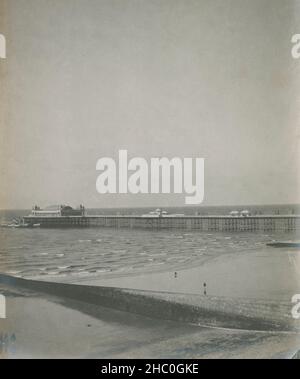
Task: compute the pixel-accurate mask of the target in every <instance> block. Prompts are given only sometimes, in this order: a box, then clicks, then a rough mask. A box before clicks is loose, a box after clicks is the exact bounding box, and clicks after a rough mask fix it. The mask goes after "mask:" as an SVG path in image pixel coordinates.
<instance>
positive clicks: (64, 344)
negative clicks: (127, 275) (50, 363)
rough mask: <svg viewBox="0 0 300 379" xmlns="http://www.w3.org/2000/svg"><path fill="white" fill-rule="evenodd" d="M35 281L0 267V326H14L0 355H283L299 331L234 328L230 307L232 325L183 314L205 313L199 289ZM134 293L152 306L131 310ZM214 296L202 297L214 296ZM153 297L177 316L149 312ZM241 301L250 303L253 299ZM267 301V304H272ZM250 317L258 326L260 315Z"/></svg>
mask: <svg viewBox="0 0 300 379" xmlns="http://www.w3.org/2000/svg"><path fill="white" fill-rule="evenodd" d="M40 285H41V283H39V282H32V281H29V282H28V281H26V280H25V279H16V278H13V277H8V276H3V275H0V291H1V292H4V294H5V296H6V299H7V319H4V320H0V332H6V333H8V334H10V335H11V334H12V333H14V335H15V337H16V341H15V344H14V345H13V346H4V348H2V351H1V352H0V358H36V357H38V358H55V357H58V358H62V357H66V358H110V359H112V358H148V359H149V358H161V357H162V356H163V357H166V358H190V359H191V358H197V359H201V358H206V359H210V358H287V359H290V358H293V357H296V355H297V351H298V350H299V346H300V334H299V331H298V332H297V331H295V330H285V331H283V330H279V329H278V325H277V329H274V328H273V327H272V328H271V329H270V330H258V331H257V330H254V329H252V330H251V329H237V328H236V326H237V324H238V322H241V320H242V318H241V317H237V316H236V315H235V316H234V318H233V319H232V325H231V326H233V327H234V329H233V328H231V329H230V328H222V327H218V326H216V325H215V326H211V327H208V326H204V325H201V324H200V323H198V324H197V323H195V322H194V323H190V322H187V320H185V319H184V317H183V316H184V312H183V310H184V309H188V312H187V313H190V314H191V315H193V316H194V317H195V315H197V312H198V313H199V311H200V313H201V318H202V319H203V318H204V316H205V313H204V312H203V309H201V308H199V307H198V309H197V307H195V300H196V301H198V300H199V297H187V296H181V298H180V299H179V298H178V297H177V295H174V294H165V293H152V292H150V293H149V291H148V292H147V291H125V290H122V289H121V290H116V289H111V288H107V287H106V288H105V287H104V288H100V292H99V288H96V289H95V288H92V287H89V288H87V287H86V286H78V285H67V287H65V286H64V285H61V284H58V285H54V288H53V283H50V284H49V283H48V284H46V283H44V284H43V285H42V286H40ZM45 285H46V287H45ZM82 287H84V288H82ZM71 289H72V291H71V293H69V292H68V291H70V290H71ZM74 289H76V290H75V293H74ZM72 292H73V294H72ZM101 292H102V295H101V296H102V297H101V296H100V297H99V294H101ZM87 295H88V296H87ZM105 295H107V296H108V297H107V296H106V297H105ZM166 296H167V298H166ZM112 299H113V301H114V302H116V303H119V300H120V299H122V300H123V306H124V305H125V307H123V310H121V309H116V307H111V301H112ZM124 299H125V303H124ZM126 299H130V301H129V302H128V301H127V302H126ZM141 299H143V304H142V305H143V306H144V305H145V304H146V303H147V302H148V304H150V305H149V306H146V310H147V311H149V310H151V309H152V312H153V313H152V314H149V312H147V313H148V315H145V314H139V313H134V312H132V309H130V306H129V305H130V302H131V301H132V300H135V301H136V300H138V301H137V303H138V304H141ZM145 299H146V301H145ZM103 300H104V301H103ZM105 300H106V302H105ZM216 300H217V299H210V300H209V301H210V302H211V304H214V301H216ZM109 302H110V304H109ZM154 303H156V304H159V308H160V309H165V305H166V304H171V307H170V305H168V306H169V310H170V309H173V310H177V313H175V315H179V316H180V317H179V318H178V319H177V320H170V319H164V318H159V317H157V316H158V315H157V312H155V309H153V307H152V305H153V304H154ZM172 304H175V306H174V305H173V308H172ZM215 305H216V304H215ZM223 305H224V304H223ZM248 305H249V309H252V307H253V304H251V303H249V304H248ZM261 305H264V304H261ZM269 305H270V306H271V309H272V310H274V306H276V304H271V303H270V304H269ZM219 306H220V303H219ZM231 306H232V305H230V307H231ZM264 306H265V305H264ZM277 306H278V305H277ZM206 315H207V316H209V318H210V319H211V318H212V317H214V316H216V315H214V314H212V313H211V311H209V312H208V313H207V314H206ZM220 315H221V314H220V313H219V317H220ZM223 316H224V313H223ZM228 320H229V318H228V316H227V321H228ZM198 321H199V320H198ZM242 321H244V322H245V319H243V320H242ZM215 322H216V319H215ZM249 322H251V323H252V326H254V324H253V322H254V321H253V319H252V320H250V319H248V320H247V323H249ZM258 322H259V323H260V325H261V326H262V321H261V320H260V321H258ZM264 325H268V326H274V320H273V324H272V325H271V324H270V323H267V324H266V323H265V324H264ZM265 329H266V328H265Z"/></svg>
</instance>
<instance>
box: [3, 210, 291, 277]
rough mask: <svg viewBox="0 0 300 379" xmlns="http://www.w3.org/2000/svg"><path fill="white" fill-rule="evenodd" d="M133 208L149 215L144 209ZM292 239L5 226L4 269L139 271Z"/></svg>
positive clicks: (33, 273) (86, 273) (8, 215)
mask: <svg viewBox="0 0 300 379" xmlns="http://www.w3.org/2000/svg"><path fill="white" fill-rule="evenodd" d="M248 208H249V207H248ZM277 208H279V207H276V208H270V209H269V212H268V213H272V212H273V213H274V212H275V211H276V212H277ZM214 209H215V211H218V212H221V210H220V209H217V208H214ZM178 210H180V209H177V210H175V211H178ZM280 210H281V211H282V210H283V208H281V209H280ZM106 211H107V210H106ZM130 211H131V212H136V213H144V212H145V209H140V210H138V211H137V210H130ZM172 211H174V209H173V210H172ZM181 211H182V210H181ZM190 211H191V212H195V209H194V210H191V209H190ZM205 211H206V212H208V211H210V213H212V212H211V210H207V209H206V210H205ZM227 211H228V209H227ZM258 211H261V208H260V209H258ZM262 211H264V213H267V212H266V211H265V210H262ZM107 212H108V213H112V212H111V210H109V211H107ZM114 212H115V213H118V212H119V213H120V212H122V213H127V212H129V211H128V210H126V212H124V210H114ZM28 213H29V211H9V212H5V213H2V215H1V219H2V220H4V219H5V220H10V219H12V218H13V217H16V216H22V215H24V214H28ZM90 213H99V210H98V211H95V210H93V211H90ZM185 213H187V212H185ZM223 213H224V212H223ZM226 213H228V212H226ZM291 238H294V236H293V235H292V234H290V235H287V234H282V233H277V234H266V233H204V232H199V231H195V232H189V233H188V232H186V231H174V230H172V231H171V230H164V231H151V230H126V229H121V230H116V229H109V228H89V229H84V228H83V229H10V228H0V272H5V273H8V274H12V275H15V276H20V277H25V278H29V277H30V278H35V279H38V278H39V279H41V278H43V279H55V278H57V279H59V278H61V279H63V278H64V277H74V278H76V277H77V278H85V277H86V278H89V277H91V278H92V277H95V276H96V277H103V278H105V277H111V276H122V275H134V274H137V273H143V272H157V271H168V270H170V269H173V268H175V269H180V268H185V267H193V266H195V265H197V264H199V265H200V264H201V263H203V262H205V261H208V260H211V259H214V258H215V257H218V256H220V255H224V254H231V253H235V254H236V253H238V254H244V253H248V252H256V251H259V250H261V249H262V248H265V244H266V242H269V241H271V240H276V239H291Z"/></svg>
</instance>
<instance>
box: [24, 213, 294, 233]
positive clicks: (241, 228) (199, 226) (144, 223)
mask: <svg viewBox="0 0 300 379" xmlns="http://www.w3.org/2000/svg"><path fill="white" fill-rule="evenodd" d="M24 222H25V223H26V224H29V225H30V226H33V225H37V224H39V225H40V227H45V228H63V227H103V228H104V227H109V228H116V229H120V228H131V229H134V228H140V229H179V230H199V231H203V232H275V231H282V232H292V231H299V230H300V215H256V216H247V217H243V216H240V217H232V216H190V215H189V216H175V217H174V216H163V217H151V216H149V217H147V216H146V217H145V216H136V215H123V216H122V215H83V216H57V217H53V216H49V217H47V216H36V215H30V216H25V217H24Z"/></svg>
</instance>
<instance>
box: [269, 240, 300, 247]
mask: <svg viewBox="0 0 300 379" xmlns="http://www.w3.org/2000/svg"><path fill="white" fill-rule="evenodd" d="M267 246H271V247H300V241H273V242H268V243H267Z"/></svg>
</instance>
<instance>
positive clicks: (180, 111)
mask: <svg viewBox="0 0 300 379" xmlns="http://www.w3.org/2000/svg"><path fill="white" fill-rule="evenodd" d="M296 3H297V1H293V0H291V1H288V0H287V1H282V0H268V1H265V0H251V1H250V0H245V1H241V0H217V1H216V0H209V1H208V0H206V1H204V0H195V1H192V0H180V1H179V0H155V1H154V0H116V1H115V0H106V1H104V0H89V1H86V0H0V12H1V13H0V33H3V34H5V36H6V39H7V59H6V60H3V59H1V60H0V100H1V101H0V111H1V113H0V130H1V140H0V147H1V152H0V167H1V171H0V181H1V186H0V208H28V207H31V205H33V204H40V205H42V206H44V205H48V204H55V203H70V204H72V205H77V204H79V203H83V204H85V205H86V206H87V207H104V206H106V207H112V206H116V207H119V206H124V207H126V206H128V207H130V206H156V205H160V206H167V205H175V206H182V205H184V195H182V196H181V195H100V194H98V193H97V192H96V179H97V172H96V161H97V160H98V159H99V158H101V157H104V156H107V157H116V156H117V153H118V150H119V149H127V150H128V152H129V156H132V157H134V156H140V157H145V158H146V159H150V158H151V157H156V156H166V157H169V158H172V157H174V156H176V157H182V158H183V157H201V158H205V202H204V203H203V204H204V205H220V204H222V205H231V204H264V203H269V204H270V203H271V204H272V203H295V202H299V200H300V197H299V186H298V187H297V179H298V178H297V176H299V113H297V108H298V109H299V96H298V97H297V87H298V93H299V85H300V82H299V77H300V60H294V59H292V57H291V47H292V45H291V36H292V35H293V34H295V33H300V22H299V21H300V17H298V16H299V6H298V9H296V5H295V4H296ZM298 5H299V2H298ZM297 80H298V86H297ZM298 112H299V110H298ZM297 128H298V131H297ZM297 164H298V167H297ZM298 183H299V182H298Z"/></svg>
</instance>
